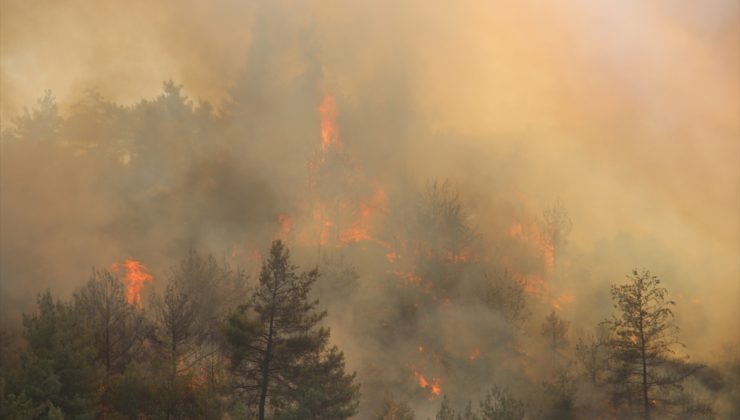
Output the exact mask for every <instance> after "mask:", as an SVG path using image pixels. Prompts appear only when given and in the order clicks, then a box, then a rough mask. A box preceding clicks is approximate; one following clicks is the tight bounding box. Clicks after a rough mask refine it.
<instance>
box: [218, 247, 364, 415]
mask: <svg viewBox="0 0 740 420" xmlns="http://www.w3.org/2000/svg"><path fill="white" fill-rule="evenodd" d="M297 270H298V267H296V266H294V265H291V264H290V253H289V251H288V250H287V249H286V248H285V246H284V245H283V243H282V242H281V241H275V242H273V244H272V247H271V249H270V256H269V258H268V259H267V261H265V262H264V263H263V265H262V270H261V272H260V279H259V286H258V287H257V288H256V290H255V292H254V295H253V296H252V299H251V301H250V302H249V304H247V305H244V306H242V307H241V308H240V309H239V311H238V313H236V314H234V315H233V316H232V317H231V318H230V319H229V323H228V326H227V329H226V332H227V337H228V340H229V343H230V344H231V347H232V350H233V351H232V363H233V371H234V375H235V380H236V382H235V385H236V387H237V389H238V390H239V391H241V392H242V393H243V394H244V395H245V396H246V397H247V402H248V404H249V405H250V406H253V407H254V406H256V411H257V417H258V418H259V419H261V420H263V419H264V418H265V417H266V416H267V413H268V410H269V411H270V412H271V416H272V417H274V418H307V419H309V418H310V419H343V418H347V417H350V416H351V415H353V414H355V413H356V411H357V405H358V396H359V389H358V388H359V387H358V386H357V385H355V384H354V374H351V375H348V374H346V373H345V372H344V356H343V355H342V353H341V352H339V351H338V350H337V349H336V348H335V347H334V348H329V349H327V344H328V339H329V330H328V329H326V328H321V327H319V325H318V324H319V322H321V320H322V319H323V318H324V317H325V316H326V312H318V311H316V306H317V305H318V301H317V300H314V301H310V300H309V299H308V294H309V292H310V290H311V286H312V285H313V284H314V283H315V282H316V279H317V278H318V272H317V271H316V270H313V271H309V272H303V273H298V272H297Z"/></svg>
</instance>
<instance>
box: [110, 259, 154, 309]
mask: <svg viewBox="0 0 740 420" xmlns="http://www.w3.org/2000/svg"><path fill="white" fill-rule="evenodd" d="M110 269H111V271H113V272H117V271H119V270H121V269H124V270H126V274H125V275H124V277H123V282H124V283H125V284H126V301H127V302H128V303H129V304H131V305H135V306H138V305H140V304H141V289H142V288H143V287H144V284H145V283H150V282H151V281H152V280H154V278H153V277H152V275H151V274H150V273H149V269H148V268H146V266H144V265H143V264H142V263H140V262H139V261H136V260H134V259H132V258H127V259H126V260H125V261H124V262H123V263H121V264H119V263H113V264H112V265H111V268H110Z"/></svg>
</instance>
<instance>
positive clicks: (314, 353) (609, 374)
mask: <svg viewBox="0 0 740 420" xmlns="http://www.w3.org/2000/svg"><path fill="white" fill-rule="evenodd" d="M318 108H319V109H318V111H319V112H318V119H319V123H320V124H319V127H320V129H321V135H320V136H319V138H320V142H319V143H318V144H317V147H316V152H315V153H314V155H313V156H312V157H311V158H310V159H309V162H308V164H307V165H306V168H305V173H306V174H307V175H305V176H306V180H305V184H304V185H305V187H304V188H305V191H304V194H303V195H300V196H299V197H300V200H299V202H298V203H297V204H295V206H296V210H295V211H296V212H298V211H300V212H303V213H302V214H300V213H299V214H294V215H288V214H287V213H271V210H262V211H260V210H259V208H260V207H261V206H263V203H260V202H259V201H260V200H262V201H264V200H266V198H265V196H264V195H260V194H265V193H264V191H265V190H267V188H264V189H261V188H260V187H259V186H255V185H254V184H255V183H256V182H258V181H255V179H254V176H253V175H252V174H253V173H251V172H249V171H248V167H246V163H245V162H249V159H244V160H241V159H239V158H238V157H237V156H234V153H232V152H233V150H231V151H230V150H229V147H234V145H235V143H232V144H229V143H227V142H228V141H229V139H230V138H233V137H230V136H233V134H228V133H226V134H224V133H223V132H222V131H221V130H223V127H224V126H228V124H225V123H224V120H227V119H228V118H232V116H231V115H228V114H216V113H214V112H213V111H212V110H211V109H210V108H209V107H208V105H201V106H197V107H196V106H194V105H193V104H192V103H191V102H190V101H188V100H187V99H186V98H184V97H183V96H182V95H181V88H180V87H178V86H176V85H174V84H173V83H170V82H168V83H165V85H164V93H163V94H162V95H160V96H159V97H158V98H156V99H155V100H153V101H143V102H141V103H140V104H137V105H135V106H132V107H121V106H117V105H114V104H112V103H109V102H106V101H104V100H103V99H102V98H101V97H100V96H98V95H95V94H92V93H91V94H89V95H88V96H87V97H86V99H85V100H84V101H83V102H82V103H81V104H79V105H78V106H77V107H76V108H75V111H74V113H73V114H72V115H71V116H69V117H66V118H63V117H61V116H60V115H59V113H58V110H57V106H56V103H55V99H54V97H53V96H52V95H51V94H50V93H47V95H46V96H44V97H43V98H42V99H40V100H39V103H38V104H37V106H36V107H35V108H33V109H32V110H30V111H28V112H26V113H25V114H24V115H22V116H20V117H19V118H17V119H16V120H15V121H14V125H13V126H12V127H10V128H8V129H6V131H4V132H3V147H4V153H6V156H13V157H17V161H18V162H21V161H23V159H24V157H27V156H29V155H33V156H34V158H33V159H34V160H35V161H38V162H39V163H40V164H43V165H50V166H49V167H42V166H40V167H28V166H27V165H25V164H24V165H15V164H14V162H13V161H12V160H9V161H8V164H7V166H6V168H5V170H6V173H5V174H4V175H5V176H7V175H8V174H18V172H20V173H22V174H25V175H27V174H29V173H31V172H36V173H38V174H40V175H39V176H40V178H41V179H39V182H50V183H52V185H54V183H60V184H62V185H64V184H74V183H75V182H79V180H75V177H76V176H89V175H90V174H95V178H96V181H95V182H94V188H93V189H94V191H93V192H89V191H88V192H86V193H87V194H91V196H90V197H81V198H80V199H83V200H90V202H92V201H93V199H94V198H95V197H109V195H114V196H116V197H117V198H118V199H119V200H120V205H122V208H121V211H122V212H123V213H122V214H116V216H117V219H114V220H113V221H112V222H110V221H109V223H113V226H111V227H109V229H111V231H113V232H116V233H115V235H119V233H118V232H120V235H121V236H118V237H117V239H118V240H121V241H127V240H129V241H131V245H130V247H129V248H127V249H130V250H132V251H130V252H134V251H136V250H137V247H138V246H139V245H138V244H139V243H141V242H143V241H144V240H145V238H146V237H147V235H151V233H150V232H149V231H150V229H156V228H157V226H152V225H147V223H152V224H154V223H173V224H174V225H175V226H177V228H172V230H170V231H168V232H166V234H165V233H162V232H160V233H158V238H156V241H158V243H160V244H162V245H161V246H163V247H165V251H166V253H167V254H168V255H169V256H170V257H172V258H171V260H172V261H174V262H173V263H172V265H171V267H169V268H168V269H164V270H163V269H161V268H160V269H159V270H158V271H157V273H160V272H161V273H162V274H161V275H160V274H157V275H153V273H152V272H151V271H150V270H149V268H148V267H147V266H146V265H145V264H143V263H142V262H140V261H138V260H136V259H133V258H128V259H125V260H124V261H120V262H113V263H111V264H110V265H108V266H104V267H101V268H95V269H93V270H92V272H90V274H89V279H88V280H87V281H86V282H83V281H80V285H79V286H78V287H77V288H75V289H74V290H73V291H72V292H71V294H70V295H59V294H58V293H56V292H53V291H51V290H46V291H44V290H39V291H37V292H38V297H37V303H36V306H35V307H33V308H31V309H28V310H26V311H24V315H23V318H22V322H20V323H14V322H13V321H8V322H6V323H4V326H3V335H2V338H3V339H2V352H1V353H0V355H1V358H0V368H1V370H0V371H1V372H2V376H1V377H0V381H1V382H0V384H1V387H0V398H1V400H0V401H2V417H3V418H18V419H25V418H29V419H32V418H75V419H77V418H80V419H83V418H169V419H185V418H260V419H262V418H275V419H278V418H280V419H282V418H285V419H309V418H310V419H340V418H349V417H352V416H355V415H358V414H361V417H362V418H378V419H412V418H426V417H429V418H436V419H440V420H442V419H450V420H456V419H525V418H542V419H569V418H583V419H588V418H636V417H640V418H686V419H689V418H717V417H724V418H732V417H736V416H737V415H738V414H739V413H740V412H739V411H738V409H739V408H740V394H738V389H740V359H738V358H737V357H736V356H732V354H733V353H731V352H730V353H728V356H727V357H726V358H725V359H722V360H725V361H724V362H722V363H721V364H718V363H716V362H715V363H712V364H709V363H703V362H702V361H701V360H693V359H692V358H691V357H690V354H689V353H687V351H686V348H685V346H682V344H681V334H680V330H679V325H677V323H676V322H675V319H674V318H675V317H674V312H677V313H680V311H681V310H682V309H683V308H680V307H678V306H677V305H676V303H675V302H674V301H673V300H671V298H670V296H671V295H670V292H669V290H668V288H669V286H670V279H665V283H662V282H661V280H660V279H659V278H658V277H656V276H655V275H654V274H653V273H651V272H650V271H648V270H645V269H641V270H635V271H634V272H632V273H630V274H629V275H628V276H627V278H626V279H625V280H623V281H619V278H620V277H621V276H620V275H619V274H618V273H615V275H614V277H613V281H610V282H608V283H607V284H609V283H612V284H613V285H612V286H611V301H612V303H613V305H614V307H613V310H612V311H611V316H609V317H607V318H605V319H603V320H602V321H600V322H597V323H595V324H593V325H591V327H590V328H586V329H580V330H579V331H574V330H573V329H572V328H571V324H572V323H573V321H574V320H571V319H568V318H566V317H564V315H563V311H562V308H563V306H567V305H568V304H569V303H571V302H572V299H573V297H572V296H570V295H569V294H567V293H562V289H559V288H558V282H561V281H562V280H561V278H562V277H563V276H566V275H567V274H568V268H567V267H568V266H567V264H568V254H567V243H568V235H569V233H570V232H571V230H572V229H573V226H574V222H573V221H572V220H571V218H570V216H569V214H568V212H567V210H566V208H565V206H564V204H563V203H561V202H559V201H557V202H555V203H553V204H552V205H551V206H550V207H548V208H546V209H545V210H544V211H543V212H542V213H541V215H540V216H539V217H536V218H535V219H534V221H532V222H529V223H514V224H512V225H511V227H510V228H509V229H508V231H506V232H504V233H503V234H502V237H498V238H490V237H486V235H483V234H481V232H480V231H478V230H477V229H476V227H475V226H474V225H473V224H472V223H471V218H470V210H469V209H468V208H467V207H466V205H465V201H464V197H463V196H462V195H461V194H460V193H459V192H458V191H457V190H456V189H455V187H454V186H453V185H452V184H451V183H450V182H447V181H428V182H426V183H425V184H422V186H421V187H419V188H418V189H417V190H416V191H415V192H409V190H407V189H404V191H403V193H398V192H396V191H386V190H385V189H383V187H382V186H379V184H378V183H377V181H375V180H370V179H369V177H367V175H366V174H363V173H361V170H362V168H361V167H359V165H357V164H356V163H354V162H353V161H352V160H351V159H350V158H349V153H350V151H349V150H348V149H347V148H345V146H344V145H343V144H342V143H341V139H340V136H339V134H338V128H337V121H336V118H337V117H336V113H337V112H336V103H335V102H334V98H333V97H331V96H326V97H324V99H323V100H322V101H321V102H320V103H319V107H318ZM86 133H88V134H89V133H95V134H94V135H92V134H89V135H88V136H86V135H85V134H86ZM100 133H107V134H105V137H103V138H104V139H105V140H106V141H105V142H101V141H99V140H95V139H99V138H101V137H100V136H101V134H100ZM214 139H215V140H214ZM218 139H225V140H221V141H219V140H218ZM204 140H207V141H204ZM231 141H234V140H231ZM178 148H185V149H186V152H185V154H186V155H192V156H198V158H196V159H195V160H194V162H182V161H178V159H176V158H177V157H178V156H182V155H181V154H177V153H171V152H170V151H172V150H177V149H178ZM234 150H236V149H234ZM152 156H157V157H158V158H157V159H152ZM168 157H172V159H169V160H168ZM73 168H74V169H73ZM176 174H177V175H176ZM336 174H344V176H343V177H339V178H337V177H336V176H334V175H336ZM19 175H20V174H19ZM329 175H332V176H329ZM182 179H185V180H187V181H186V182H184V183H181V182H182ZM150 182H151V183H154V184H155V185H156V184H157V183H159V184H160V189H154V190H151V189H150V190H145V191H142V190H140V189H138V188H137V186H138V185H146V184H147V183H150ZM168 183H170V184H169V185H168ZM172 183H174V184H172ZM161 185H165V186H167V188H164V187H162V186H161ZM102 186H105V187H106V188H108V187H111V188H113V190H112V191H107V190H106V191H102V192H101V191H100V190H98V189H97V188H99V187H102ZM72 188H75V187H72ZM238 191H245V194H246V196H245V197H244V198H240V197H237V198H233V197H231V196H230V194H236V193H237V192H238ZM358 191H359V193H358ZM60 192H61V191H58V190H56V189H54V190H53V191H52V192H51V193H52V194H58V193H60ZM364 192H366V193H364ZM363 193H364V194H366V195H364V196H363V195H362V194H363ZM10 194H13V195H12V196H14V197H19V198H21V199H22V198H23V195H22V194H21V193H20V192H15V191H14V192H11V193H10ZM348 194H349V195H348ZM351 194H359V195H360V196H359V197H356V196H352V195H351ZM69 198H70V199H71V200H76V199H78V198H77V197H71V196H70V197H69ZM27 199H28V198H27ZM34 199H36V200H37V199H38V198H34ZM224 200H226V201H224ZM232 200H235V201H232ZM242 200H243V201H242ZM253 200H254V201H253ZM272 200H275V201H279V199H278V198H275V197H273V198H272ZM329 204H332V206H331V207H330V206H329ZM4 206H6V207H5V208H6V209H7V208H10V207H12V205H9V204H7V203H4ZM232 206H233V207H232ZM306 207H309V209H310V211H307V210H306ZM255 208H257V210H255ZM58 210H59V211H64V209H58ZM157 213H162V214H163V215H166V217H165V218H164V219H163V218H161V216H153V214H154V215H156V214H157ZM260 218H263V219H265V220H268V221H269V222H270V223H265V226H262V227H261V228H260V227H255V225H259V223H257V222H255V221H254V220H259V219H260ZM166 219H169V221H166ZM270 219H273V220H270ZM116 224H122V225H123V227H120V226H116ZM180 225H184V226H186V227H185V228H180ZM228 226H233V227H235V228H236V227H237V226H238V227H240V228H241V229H242V230H241V231H238V232H221V233H220V235H222V236H221V237H220V238H218V240H214V239H213V237H209V234H211V233H212V232H213V231H219V230H220V229H221V228H223V227H228ZM250 232H253V233H250ZM39 234H40V235H45V234H46V233H45V232H39ZM241 234H243V235H245V236H246V238H247V239H246V242H244V241H242V242H235V244H236V245H234V246H233V247H232V249H230V250H227V251H228V253H224V252H222V253H221V254H220V255H221V256H218V254H210V253H206V254H203V253H201V251H200V250H199V249H201V248H203V244H204V243H205V244H209V242H208V241H209V240H210V241H213V242H211V243H210V244H209V245H208V248H209V249H211V250H213V249H218V246H217V244H221V243H228V241H225V240H224V239H223V238H224V237H225V238H230V237H231V238H233V237H238V235H241ZM127 235H130V236H127ZM230 235H231V236H230ZM270 237H272V239H270ZM162 238H164V239H165V242H162ZM30 239H33V237H31V238H30ZM39 240H40V239H39ZM270 242H272V245H271V246H269V244H270ZM214 244H216V245H214ZM245 244H246V245H245ZM60 245H61V244H60ZM240 246H241V247H242V248H239V247H240ZM247 247H250V248H247ZM289 248H295V250H296V251H297V252H298V253H299V254H300V255H301V256H300V257H299V259H300V260H301V261H308V263H309V264H310V265H309V266H308V267H307V268H302V267H299V266H297V265H296V264H295V263H294V262H293V257H292V255H291V253H290V250H289ZM245 249H246V251H248V252H245ZM160 252H161V251H160ZM139 253H142V252H139ZM244 254H246V255H244ZM149 255H152V254H149ZM240 261H241V263H240ZM234 262H236V263H234ZM12 263H13V262H11V267H10V268H8V267H6V266H4V267H3V268H4V269H5V270H7V271H5V272H4V276H9V275H12V274H13V272H12V270H13V268H12ZM363 271H364V272H363ZM664 284H665V286H664ZM5 287H7V285H6V286H5ZM607 289H608V288H607ZM607 291H608V290H607ZM8 319H12V318H8ZM575 321H578V320H575ZM19 324H22V327H20V326H19ZM332 329H334V330H336V331H338V332H340V337H339V338H335V336H333V335H332ZM338 346H339V347H338ZM347 357H349V360H350V361H351V363H350V364H348V363H347V361H346V358H347ZM350 366H351V367H350ZM417 410H419V412H418V413H416V414H415V411H417Z"/></svg>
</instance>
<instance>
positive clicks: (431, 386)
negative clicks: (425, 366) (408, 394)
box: [411, 367, 442, 401]
mask: <svg viewBox="0 0 740 420" xmlns="http://www.w3.org/2000/svg"><path fill="white" fill-rule="evenodd" d="M411 369H412V371H413V372H414V376H415V377H416V381H417V382H418V383H419V387H420V388H422V389H426V390H428V391H429V400H430V401H431V400H433V399H434V398H436V397H438V396H439V395H440V394H442V380H441V379H440V378H430V379H429V380H427V378H425V377H424V375H422V374H421V373H419V372H417V371H416V369H414V368H413V367H412V368H411Z"/></svg>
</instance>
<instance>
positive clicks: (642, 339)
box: [639, 294, 650, 420]
mask: <svg viewBox="0 0 740 420" xmlns="http://www.w3.org/2000/svg"><path fill="white" fill-rule="evenodd" d="M639 298H640V307H639V309H640V318H639V319H640V325H639V327H640V358H641V361H642V399H643V404H644V413H643V415H644V417H645V420H650V399H649V398H648V383H647V360H646V357H645V332H644V329H643V314H642V296H641V294H640V295H639Z"/></svg>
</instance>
